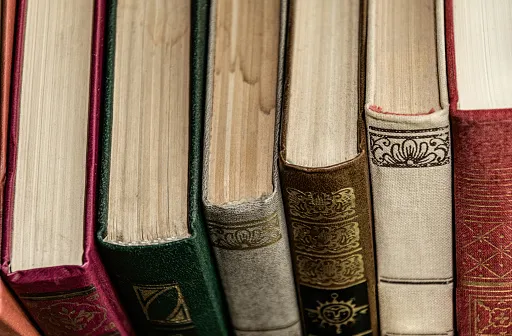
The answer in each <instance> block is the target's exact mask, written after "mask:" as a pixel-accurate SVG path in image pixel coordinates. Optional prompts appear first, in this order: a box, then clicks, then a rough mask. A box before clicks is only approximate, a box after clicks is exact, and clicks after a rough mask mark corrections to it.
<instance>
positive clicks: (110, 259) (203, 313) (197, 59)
mask: <svg viewBox="0 0 512 336" xmlns="http://www.w3.org/2000/svg"><path fill="white" fill-rule="evenodd" d="M117 5H118V3H117V1H115V0H113V1H109V2H108V23H107V33H106V36H107V45H106V74H105V82H106V86H105V108H104V116H103V127H102V134H101V139H102V140H101V141H102V150H101V159H100V160H101V162H100V186H99V223H100V228H99V231H98V232H97V239H98V241H99V245H100V253H101V254H102V257H103V260H104V262H105V264H106V265H107V270H108V272H109V274H110V275H111V278H112V281H113V282H114V284H115V286H116V287H117V289H118V291H119V294H120V296H121V300H122V302H123V304H124V307H125V308H126V310H127V312H128V314H129V316H130V318H131V321H132V322H133V324H134V327H135V329H136V330H137V332H138V333H140V334H141V335H183V336H185V335H201V336H202V335H205V336H207V335H219V336H222V335H227V334H228V331H227V325H226V318H225V315H224V306H223V302H222V296H221V292H220V286H219V284H218V281H217V275H216V270H215V269H214V261H213V260H212V256H211V251H210V248H209V246H208V238H207V236H206V233H205V229H204V219H203V217H202V213H201V211H200V188H201V184H200V179H201V177H200V176H201V168H200V167H201V153H202V148H201V140H202V134H203V113H204V89H205V78H206V71H205V69H206V39H207V30H206V29H207V22H208V19H207V13H208V3H207V1H205V0H197V1H192V32H191V38H192V40H191V52H190V55H191V57H192V59H191V63H190V64H191V74H190V78H191V96H190V106H191V115H190V145H189V146H190V147H189V184H188V188H189V192H188V221H189V223H188V225H189V233H190V235H189V237H188V238H185V239H180V240H174V241H173V239H167V241H165V239H163V240H164V241H154V242H132V243H116V242H113V241H107V240H106V239H105V237H106V234H107V230H108V229H109V228H108V216H109V209H108V195H109V175H110V165H111V161H110V159H111V143H112V133H111V132H112V123H113V119H115V118H116V115H114V114H113V91H114V72H115V71H116V64H114V56H115V55H114V53H115V43H116V41H115V37H116V9H117Z"/></svg>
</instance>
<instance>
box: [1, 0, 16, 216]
mask: <svg viewBox="0 0 512 336" xmlns="http://www.w3.org/2000/svg"><path fill="white" fill-rule="evenodd" d="M15 14H16V0H2V49H1V65H0V74H1V75H0V76H1V81H0V91H1V94H0V179H1V183H2V185H1V186H0V187H1V190H2V193H3V190H4V185H5V167H6V160H7V125H8V119H9V101H10V99H9V98H10V91H11V68H12V48H13V39H14V22H15ZM2 215H3V197H0V219H1V218H3V216H2Z"/></svg>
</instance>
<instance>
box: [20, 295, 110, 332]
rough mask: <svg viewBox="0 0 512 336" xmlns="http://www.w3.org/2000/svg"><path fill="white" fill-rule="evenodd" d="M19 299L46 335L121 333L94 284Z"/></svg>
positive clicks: (23, 296)
mask: <svg viewBox="0 0 512 336" xmlns="http://www.w3.org/2000/svg"><path fill="white" fill-rule="evenodd" d="M20 299H21V300H22V301H23V303H24V304H25V306H26V307H27V308H28V309H29V310H30V311H31V313H32V314H33V316H34V318H35V320H36V322H37V323H38V324H39V325H41V327H42V328H43V331H44V333H45V334H46V335H52V336H64V335H72V334H80V335H92V334H96V333H98V332H100V333H101V334H102V335H103V334H109V335H115V334H116V333H118V330H117V327H116V325H115V323H113V322H110V321H109V318H108V311H107V308H106V307H105V306H104V305H103V304H102V302H101V300H100V297H99V295H98V292H97V290H96V288H95V287H94V286H92V285H91V286H87V287H84V288H80V289H75V290H70V291H63V292H51V293H34V294H24V295H21V296H20Z"/></svg>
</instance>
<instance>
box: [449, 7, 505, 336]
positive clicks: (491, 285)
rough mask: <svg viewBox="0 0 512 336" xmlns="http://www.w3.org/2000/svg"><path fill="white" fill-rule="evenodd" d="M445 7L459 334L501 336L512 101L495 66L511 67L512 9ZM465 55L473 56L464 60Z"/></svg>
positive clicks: (501, 70) (503, 72)
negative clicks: (511, 31) (503, 56)
mask: <svg viewBox="0 0 512 336" xmlns="http://www.w3.org/2000/svg"><path fill="white" fill-rule="evenodd" d="M445 5H446V7H445V9H446V54H447V55H446V56H447V63H448V88H449V95H450V119H451V124H452V136H453V170H454V181H453V183H454V204H455V213H454V215H455V253H456V258H455V262H456V265H455V266H456V272H457V277H456V279H457V281H456V320H457V332H458V334H459V335H461V336H469V335H474V336H476V335H507V334H511V333H512V323H511V317H512V308H511V307H512V272H511V271H512V255H511V254H510V251H509V247H510V237H511V232H512V231H511V227H510V214H511V213H512V212H511V211H512V208H511V204H512V203H511V198H510V197H511V195H512V193H511V189H510V181H511V179H512V170H511V160H510V158H511V156H510V141H511V140H512V123H511V120H512V102H511V101H510V99H509V98H508V97H509V96H510V94H509V88H508V85H507V84H504V83H503V82H501V81H500V78H501V79H504V80H506V83H508V78H510V77H509V74H510V71H509V70H507V68H503V67H501V66H500V63H499V62H500V61H501V60H503V61H504V62H505V64H510V56H509V57H508V58H507V57H505V58H503V59H502V55H508V53H507V52H506V51H504V50H503V49H500V48H510V42H509V40H510V36H507V35H508V34H510V33H509V32H510V29H509V28H508V25H509V24H510V20H509V19H510V13H511V11H510V4H509V3H508V2H507V1H504V2H499V1H491V2H488V3H485V2H479V1H470V2H466V1H464V2H460V1H453V0H447V1H446V4H445ZM486 6H489V7H486ZM507 6H508V7H507ZM475 20H478V21H475ZM475 22H480V24H479V25H478V26H476V27H475V26H474V24H475ZM472 28H477V30H478V32H474V33H472ZM466 34H468V35H466ZM469 36H470V37H469ZM500 38H504V39H505V40H503V41H500ZM494 39H496V40H494ZM495 42H497V43H495ZM483 45H487V46H486V47H483ZM496 48H497V49H496ZM470 50H471V51H472V50H475V53H474V57H471V58H470V57H468V55H469V54H468V53H467V52H468V51H470ZM488 50H492V51H491V52H489V51H488ZM472 55H473V53H472ZM487 57H490V58H489V59H488V58H487ZM507 67H508V65H507ZM507 71H508V73H507ZM493 72H494V73H495V74H497V76H493ZM500 93H501V94H500Z"/></svg>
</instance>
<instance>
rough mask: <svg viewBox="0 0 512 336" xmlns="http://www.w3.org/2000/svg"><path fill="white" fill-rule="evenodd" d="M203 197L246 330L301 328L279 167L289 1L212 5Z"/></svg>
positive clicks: (291, 331)
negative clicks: (278, 147)
mask: <svg viewBox="0 0 512 336" xmlns="http://www.w3.org/2000/svg"><path fill="white" fill-rule="evenodd" d="M210 15H211V18H210V39H209V43H210V45H209V58H208V59H209V64H208V78H207V98H206V99H207V106H206V119H205V122H206V125H205V148H204V175H203V176H204V178H203V205H204V210H205V215H206V219H207V227H208V232H209V235H210V240H211V242H212V245H213V250H214V252H215V256H216V259H217V263H218V267H219V273H220V277H221V280H222V285H223V288H224V291H225V294H226V299H227V303H228V307H229V312H230V314H231V318H232V322H233V326H234V329H235V334H236V335H251V336H252V335H265V336H271V335H276V336H277V335H301V327H300V321H299V312H298V305H297V299H296V293H295V288H294V281H293V272H292V264H291V258H290V251H289V245H288V236H287V232H286V223H285V217H284V211H283V203H282V198H281V191H280V188H279V176H278V173H279V172H278V167H277V141H278V137H279V133H278V131H279V119H280V107H281V100H280V97H281V83H282V67H283V51H284V32H285V23H286V1H279V0H263V1H251V2H245V1H244V2H236V1H230V0H217V1H213V2H212V7H211V11H210Z"/></svg>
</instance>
